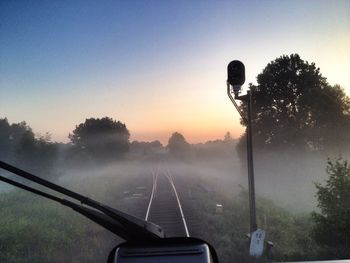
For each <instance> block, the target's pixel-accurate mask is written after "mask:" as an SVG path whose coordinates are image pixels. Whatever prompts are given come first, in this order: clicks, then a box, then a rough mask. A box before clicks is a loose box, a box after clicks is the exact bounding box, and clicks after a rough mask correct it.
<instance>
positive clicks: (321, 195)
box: [312, 158, 350, 259]
mask: <svg viewBox="0 0 350 263" xmlns="http://www.w3.org/2000/svg"><path fill="white" fill-rule="evenodd" d="M326 171H327V173H328V174H329V178H328V179H327V181H326V184H325V185H321V184H319V183H316V184H315V185H316V188H317V193H316V197H317V200H318V207H319V208H320V213H313V214H312V218H313V220H314V223H315V227H314V229H313V238H314V239H315V241H316V242H317V243H319V244H320V245H322V246H325V247H326V248H328V251H329V252H330V254H329V255H328V256H330V257H332V258H334V257H336V258H343V259H348V258H349V255H350V235H349V233H350V164H349V162H348V161H345V160H342V159H341V158H339V159H337V160H335V161H333V162H332V161H331V160H328V165H327V169H326Z"/></svg>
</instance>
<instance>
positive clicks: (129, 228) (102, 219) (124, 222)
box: [0, 161, 165, 241]
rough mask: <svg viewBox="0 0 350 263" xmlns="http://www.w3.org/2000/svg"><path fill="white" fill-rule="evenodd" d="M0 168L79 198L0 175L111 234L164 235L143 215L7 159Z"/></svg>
mask: <svg viewBox="0 0 350 263" xmlns="http://www.w3.org/2000/svg"><path fill="white" fill-rule="evenodd" d="M0 168H2V169H4V170H6V171H8V172H11V173H14V174H16V175H18V176H20V177H23V178H25V179H28V180H30V181H32V182H35V183H37V184H39V185H42V186H45V187H47V188H49V189H51V190H54V191H56V192H59V193H61V194H63V195H66V196H69V197H70V198H72V199H75V200H77V201H79V202H80V203H81V205H79V204H76V203H73V202H71V201H68V200H66V199H62V198H59V197H56V196H53V195H51V194H48V193H45V192H42V191H39V190H37V189H35V188H31V187H29V186H26V185H24V184H21V183H18V182H15V181H13V180H10V179H8V178H6V177H3V176H0V181H3V182H6V183H8V184H11V185H13V186H16V187H19V188H21V189H24V190H26V191H29V192H31V193H34V194H37V195H40V196H42V197H45V198H48V199H50V200H53V201H56V202H58V203H60V204H62V205H64V206H67V207H70V208H72V209H73V210H75V211H77V212H78V213H80V214H82V215H84V216H86V217H87V218H89V219H90V220H92V221H94V222H96V223H97V224H99V225H101V226H102V227H104V228H106V229H108V230H109V231H111V232H113V233H114V234H116V235H118V236H120V237H121V238H123V239H125V240H127V241H139V240H154V239H159V238H163V237H165V234H164V231H163V230H162V228H161V227H160V226H158V225H156V224H153V223H151V222H147V221H145V220H143V219H140V218H137V217H134V216H131V215H128V214H126V213H123V212H121V211H119V210H117V209H114V208H111V207H109V206H107V205H104V204H101V203H99V202H97V201H95V200H93V199H90V198H88V197H86V196H83V195H80V194H78V193H76V192H73V191H71V190H69V189H67V188H64V187H62V186H59V185H57V184H54V183H52V182H49V181H47V180H45V179H42V178H40V177H38V176H36V175H34V174H31V173H29V172H26V171H24V170H21V169H19V168H17V167H14V166H12V165H10V164H8V163H5V162H2V161H0ZM83 205H86V206H90V207H92V208H94V209H96V210H98V211H100V212H98V211H96V210H93V209H91V208H87V207H85V206H83Z"/></svg>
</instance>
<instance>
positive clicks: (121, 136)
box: [69, 117, 130, 161]
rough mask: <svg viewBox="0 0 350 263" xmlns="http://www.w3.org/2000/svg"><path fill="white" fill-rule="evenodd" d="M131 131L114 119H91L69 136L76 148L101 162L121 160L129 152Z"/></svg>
mask: <svg viewBox="0 0 350 263" xmlns="http://www.w3.org/2000/svg"><path fill="white" fill-rule="evenodd" d="M129 137H130V134H129V131H128V129H127V128H126V125H125V124H124V123H121V122H120V121H115V120H113V119H112V118H109V117H104V118H101V119H99V118H97V119H95V118H89V119H86V120H85V122H84V123H80V124H79V125H77V126H76V128H75V129H74V131H73V133H72V134H69V139H70V140H71V142H72V144H73V146H74V148H75V149H76V151H77V152H79V153H85V154H88V155H89V156H90V157H92V158H94V159H95V160H99V161H112V160H116V159H119V158H121V157H122V156H123V155H124V154H125V153H127V152H128V151H129V145H130V143H129Z"/></svg>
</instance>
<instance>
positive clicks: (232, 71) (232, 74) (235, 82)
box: [227, 60, 245, 94]
mask: <svg viewBox="0 0 350 263" xmlns="http://www.w3.org/2000/svg"><path fill="white" fill-rule="evenodd" d="M227 82H228V83H229V84H230V85H231V86H232V88H233V92H234V93H235V94H238V93H239V91H240V90H241V87H242V85H243V84H244V82H245V67H244V64H243V63H242V62H241V61H239V60H233V61H231V62H230V63H229V64H228V66H227Z"/></svg>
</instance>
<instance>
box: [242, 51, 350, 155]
mask: <svg viewBox="0 0 350 263" xmlns="http://www.w3.org/2000/svg"><path fill="white" fill-rule="evenodd" d="M257 83H258V84H257V85H252V84H250V88H251V89H252V91H253V97H252V103H253V113H252V122H253V139H254V145H255V146H257V147H260V148H276V147H284V148H285V147H296V148H298V149H300V148H304V149H308V150H323V149H331V148H336V149H339V148H342V147H343V148H345V146H344V142H345V141H349V139H350V137H349V135H350V99H349V97H347V96H346V94H345V92H344V90H343V89H342V88H341V87H340V86H339V85H335V86H331V85H329V84H328V82H327V80H326V78H324V77H323V76H322V75H321V73H320V69H319V68H316V66H315V64H314V63H311V64H309V63H308V62H307V61H304V60H302V59H301V58H300V57H299V55H297V54H292V55H290V56H285V55H284V56H281V57H279V58H277V59H276V60H274V61H272V62H270V63H269V64H268V65H267V66H266V67H265V68H264V70H263V72H262V73H261V74H259V75H258V76H257ZM240 107H241V109H242V110H243V111H244V113H245V114H246V112H247V108H246V105H245V104H242V105H241V106H240ZM241 123H242V124H243V125H246V123H245V122H244V121H243V120H241ZM334 130H337V133H338V134H337V136H334V133H333V131H334ZM243 139H245V138H242V139H241V146H242V145H243V143H242V141H243Z"/></svg>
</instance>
